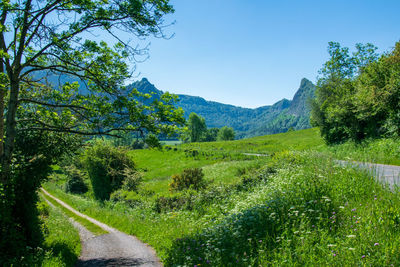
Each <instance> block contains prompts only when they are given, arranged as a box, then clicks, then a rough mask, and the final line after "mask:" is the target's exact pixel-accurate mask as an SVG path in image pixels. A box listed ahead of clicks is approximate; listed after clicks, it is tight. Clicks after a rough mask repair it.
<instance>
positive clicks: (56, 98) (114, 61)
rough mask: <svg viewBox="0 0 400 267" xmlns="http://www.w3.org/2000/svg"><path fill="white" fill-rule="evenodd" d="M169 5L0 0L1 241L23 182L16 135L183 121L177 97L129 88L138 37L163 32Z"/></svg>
mask: <svg viewBox="0 0 400 267" xmlns="http://www.w3.org/2000/svg"><path fill="white" fill-rule="evenodd" d="M168 2H169V0H74V1H59V0H46V1H43V0H37V1H32V0H13V1H11V0H8V1H7V0H2V1H1V2H0V9H1V11H0V12H1V13H0V163H1V164H0V168H1V169H0V170H1V174H0V193H1V194H2V196H3V194H4V195H5V196H6V197H7V198H6V199H7V201H8V202H7V203H6V201H5V202H2V203H3V204H2V206H1V211H0V212H1V214H0V215H1V217H0V223H1V224H2V225H0V226H1V227H2V229H1V230H2V232H1V234H2V239H3V237H4V236H5V235H6V234H7V233H8V234H10V232H7V231H8V230H7V229H6V228H7V220H5V218H8V217H10V216H12V215H13V214H12V213H13V212H14V211H15V210H16V209H18V207H17V206H16V204H15V201H13V200H12V198H15V188H16V187H18V186H17V185H18V183H23V181H19V180H18V179H16V172H15V170H16V168H20V167H21V166H20V165H19V164H18V163H16V162H15V153H16V150H15V149H16V141H17V140H16V138H17V137H18V136H20V135H22V136H23V135H24V134H25V135H26V134H28V135H37V136H39V137H42V136H43V135H44V134H46V133H57V134H80V135H98V134H115V133H118V131H124V130H129V131H142V130H146V131H150V132H155V133H158V132H160V131H164V132H171V131H173V130H174V128H175V125H176V124H180V123H183V118H182V111H181V110H179V109H175V108H174V102H175V97H174V96H172V95H169V94H165V95H163V96H162V97H161V99H159V100H154V101H153V102H152V103H151V104H147V105H146V104H143V103H148V101H145V100H144V99H146V98H147V99H149V98H150V96H148V95H142V94H140V93H139V92H137V91H136V90H127V89H126V88H125V87H124V81H125V80H126V78H127V77H129V76H130V74H131V73H130V71H129V67H131V66H132V65H131V64H132V63H133V62H134V61H135V57H136V56H138V55H143V54H145V53H146V49H144V50H142V49H139V48H138V47H137V44H135V43H134V41H135V40H137V39H138V38H139V39H141V38H142V37H146V36H148V35H154V36H158V37H162V36H163V32H162V29H163V26H164V24H165V23H164V21H163V17H164V16H165V15H166V14H168V13H172V12H173V8H172V6H171V5H170V4H169V3H168ZM131 37H133V38H131ZM103 40H107V42H106V41H103ZM128 61H129V62H130V63H131V64H128ZM55 77H56V78H55ZM54 81H56V82H54ZM66 81H69V82H66ZM141 100H143V101H141ZM42 156H43V155H42ZM44 156H46V155H44ZM36 158H37V155H35V156H34V157H33V158H32V159H28V161H29V160H34V159H36ZM36 186H37V185H36ZM32 189H34V188H31V190H32ZM4 229H5V230H4ZM3 230H4V231H5V232H4V231H3ZM3 240H5V239H3Z"/></svg>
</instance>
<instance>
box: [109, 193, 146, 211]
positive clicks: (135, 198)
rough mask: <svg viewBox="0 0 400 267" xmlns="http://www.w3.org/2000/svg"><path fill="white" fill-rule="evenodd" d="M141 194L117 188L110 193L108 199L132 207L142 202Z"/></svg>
mask: <svg viewBox="0 0 400 267" xmlns="http://www.w3.org/2000/svg"><path fill="white" fill-rule="evenodd" d="M142 198H143V197H142V196H140V195H138V194H137V193H136V192H132V191H126V190H123V189H120V190H117V191H115V192H114V193H112V194H111V196H110V200H111V201H114V202H123V203H125V204H126V205H128V206H129V207H131V208H133V207H135V206H137V205H140V204H141V203H142Z"/></svg>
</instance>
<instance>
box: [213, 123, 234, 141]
mask: <svg viewBox="0 0 400 267" xmlns="http://www.w3.org/2000/svg"><path fill="white" fill-rule="evenodd" d="M234 139H235V131H234V130H233V128H231V127H228V126H224V127H222V128H221V129H219V131H218V136H217V140H218V141H229V140H234Z"/></svg>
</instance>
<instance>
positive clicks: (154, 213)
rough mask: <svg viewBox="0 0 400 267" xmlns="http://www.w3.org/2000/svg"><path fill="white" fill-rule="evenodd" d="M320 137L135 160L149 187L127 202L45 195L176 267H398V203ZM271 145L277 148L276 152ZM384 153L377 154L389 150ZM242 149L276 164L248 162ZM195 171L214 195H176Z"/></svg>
mask: <svg viewBox="0 0 400 267" xmlns="http://www.w3.org/2000/svg"><path fill="white" fill-rule="evenodd" d="M315 134H316V132H315V129H311V130H306V131H297V132H290V133H287V134H281V135H275V136H272V137H271V136H266V137H258V138H257V140H258V141H257V142H258V144H259V145H260V146H261V147H260V148H259V150H251V149H250V150H245V148H246V146H249V143H246V142H250V141H235V142H238V143H239V144H235V143H233V144H235V145H232V144H231V145H229V144H228V143H229V142H225V143H223V144H220V145H218V146H220V147H217V149H216V146H215V144H214V143H202V144H200V143H199V144H191V145H182V146H178V147H176V149H174V148H175V147H170V148H165V147H164V150H163V151H158V150H135V151H130V152H129V155H130V156H132V157H133V159H134V161H135V163H136V167H137V168H138V169H139V170H141V171H142V172H143V173H144V181H143V183H142V185H141V186H140V187H139V191H138V192H132V196H131V197H128V198H125V199H118V198H114V199H112V200H110V201H103V202H98V201H95V200H94V199H93V198H92V197H91V194H90V192H88V193H86V194H83V195H72V194H67V193H65V192H64V191H63V186H62V179H61V180H60V179H59V180H58V182H57V183H54V182H52V181H49V182H48V183H46V184H45V188H46V189H47V190H48V191H49V192H51V193H52V194H54V195H55V196H57V197H59V198H60V199H62V200H63V201H65V202H66V203H68V204H70V205H71V206H73V207H74V208H76V209H78V210H79V211H81V212H82V213H85V214H87V215H89V216H91V217H93V218H96V219H97V220H99V221H102V222H104V223H106V224H109V225H110V226H112V227H115V228H117V229H119V230H121V231H123V232H126V233H128V234H132V235H136V236H138V238H139V239H141V240H143V241H144V242H147V243H149V244H150V245H151V246H153V247H154V248H155V249H156V251H157V253H158V255H159V256H160V258H161V259H162V260H163V262H164V263H165V264H166V265H167V266H174V265H187V266H190V265H192V266H194V265H198V264H201V265H209V266H221V265H224V266H225V265H229V264H228V263H231V264H232V266H233V265H235V266H248V265H269V264H287V265H298V264H300V265H325V264H332V265H335V264H338V263H341V264H342V263H345V264H348V265H365V264H366V265H390V264H394V265H396V264H399V262H400V259H399V256H398V255H399V254H398V253H397V252H398V251H397V250H396V248H398V247H400V244H399V238H398V231H399V230H400V209H399V208H398V207H400V205H399V204H400V200H399V194H398V193H397V192H390V191H388V190H386V189H385V188H383V187H382V185H381V184H379V183H377V182H375V181H374V179H373V178H372V177H371V176H370V175H369V174H368V173H366V172H363V171H360V170H354V169H352V168H350V167H345V166H339V165H338V164H337V163H336V161H335V159H336V158H347V159H351V158H356V157H357V156H359V155H361V152H357V149H359V148H358V145H354V149H353V150H352V153H353V154H352V153H350V152H349V153H347V154H346V153H345V147H346V145H347V144H344V145H342V146H343V147H342V148H341V147H340V146H339V147H338V148H337V150H336V151H335V150H334V149H333V148H329V147H326V146H325V145H323V144H320V142H319V139H316V140H313V138H314V139H315V138H316V137H315V136H316V135H315ZM303 135H305V136H303ZM302 136H303V137H302ZM312 136H314V137H312ZM287 139H296V140H297V141H296V140H287ZM272 140H273V141H272ZM299 140H303V141H304V142H303V143H302V144H298V143H299V142H300V141H299ZM268 142H272V143H273V144H274V145H275V146H276V147H275V148H271V149H269V148H268V146H269V145H268V144H269V143H268ZM382 142H389V141H382ZM251 143H256V142H254V141H251ZM374 144H375V143H374ZM385 144H386V143H385ZM198 145H199V146H198ZM208 145H209V146H210V147H207V146H208ZM286 145H288V147H290V149H292V150H291V151H290V150H288V149H285V147H286ZM368 145H370V144H368ZM389 145H390V146H391V144H389ZM234 146H236V148H232V147H234ZM271 147H272V145H271ZM375 147H376V151H377V154H378V152H379V151H384V149H383V148H385V146H382V145H381V146H377V145H375ZM221 148H222V149H221ZM202 149H203V150H202ZM236 149H239V150H240V151H246V152H258V153H260V152H264V153H266V154H269V156H267V157H255V156H243V155H241V154H240V153H238V152H237V150H236ZM360 151H361V149H360ZM393 151H395V149H394V150H393ZM356 152H357V153H358V154H357V153H356ZM366 152H367V150H365V149H364V150H363V152H362V153H366ZM379 153H380V152H379ZM381 154H382V155H385V153H384V152H382V153H381ZM381 160H382V158H381ZM193 167H198V168H202V171H203V173H204V179H205V180H206V181H207V185H208V186H207V187H206V188H205V189H201V190H193V189H188V190H183V191H180V192H170V191H169V190H168V183H169V182H170V181H171V175H173V174H177V173H180V172H181V171H182V170H183V169H185V168H193Z"/></svg>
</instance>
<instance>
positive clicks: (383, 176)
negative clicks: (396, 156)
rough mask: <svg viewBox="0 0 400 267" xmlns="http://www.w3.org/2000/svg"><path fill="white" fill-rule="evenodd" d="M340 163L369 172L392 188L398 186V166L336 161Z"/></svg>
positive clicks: (399, 176)
mask: <svg viewBox="0 0 400 267" xmlns="http://www.w3.org/2000/svg"><path fill="white" fill-rule="evenodd" d="M337 162H338V163H339V164H340V165H351V166H354V167H358V168H361V169H366V170H368V171H369V172H371V173H372V174H373V175H374V176H375V177H376V178H377V179H378V180H379V181H380V182H382V183H384V184H386V185H388V186H389V188H390V189H391V190H393V189H394V188H395V187H396V186H400V166H394V165H385V164H377V163H368V162H358V161H344V160H338V161H337Z"/></svg>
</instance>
